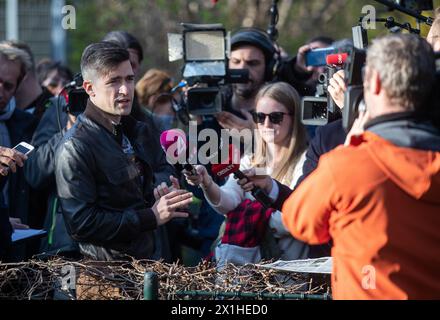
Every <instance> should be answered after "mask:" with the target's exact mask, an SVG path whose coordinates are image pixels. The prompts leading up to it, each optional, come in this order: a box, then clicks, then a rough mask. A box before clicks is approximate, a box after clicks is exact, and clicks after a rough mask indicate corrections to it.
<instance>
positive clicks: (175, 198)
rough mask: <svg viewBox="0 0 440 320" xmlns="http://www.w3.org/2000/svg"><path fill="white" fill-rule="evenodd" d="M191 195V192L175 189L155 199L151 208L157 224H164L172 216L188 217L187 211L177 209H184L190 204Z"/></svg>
mask: <svg viewBox="0 0 440 320" xmlns="http://www.w3.org/2000/svg"><path fill="white" fill-rule="evenodd" d="M192 197H193V194H192V193H191V192H188V191H186V190H176V191H172V192H170V193H168V194H167V195H165V196H163V197H162V198H160V199H159V200H158V201H156V203H155V204H154V206H153V208H152V210H153V212H154V215H155V216H156V221H157V225H158V226H161V225H164V224H165V223H167V222H168V221H170V220H171V219H174V218H188V213H187V212H182V211H178V210H182V209H186V208H187V207H188V206H189V205H190V204H191V202H192Z"/></svg>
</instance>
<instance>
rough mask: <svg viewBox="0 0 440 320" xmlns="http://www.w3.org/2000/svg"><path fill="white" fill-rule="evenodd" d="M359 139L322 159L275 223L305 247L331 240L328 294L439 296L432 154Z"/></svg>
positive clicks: (436, 158) (439, 184)
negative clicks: (331, 268) (330, 290)
mask: <svg viewBox="0 0 440 320" xmlns="http://www.w3.org/2000/svg"><path fill="white" fill-rule="evenodd" d="M360 138H361V141H362V142H361V143H360V144H359V145H358V146H349V147H339V148H337V149H335V150H333V151H332V152H330V153H328V154H326V155H324V156H322V158H321V159H320V162H319V165H318V168H317V169H316V170H315V172H313V173H312V174H311V175H310V176H309V177H308V178H307V179H306V180H305V181H304V182H303V184H301V185H300V186H299V187H298V189H297V190H295V192H293V193H292V195H291V196H290V198H289V199H288V200H287V201H286V202H285V204H284V207H283V211H282V212H283V223H284V225H285V226H286V227H287V228H288V230H289V231H290V232H291V233H292V235H293V236H294V237H296V238H297V239H299V240H302V241H305V242H308V243H310V244H322V243H326V242H328V241H329V240H330V239H331V238H332V239H333V242H334V247H333V249H332V256H333V263H334V265H333V274H332V289H333V297H334V299H433V298H435V299H440V174H439V171H440V153H438V152H432V151H420V150H415V149H410V148H402V147H397V146H395V145H393V144H391V143H389V142H388V141H386V140H384V139H382V138H380V137H379V136H377V135H375V134H373V133H371V132H366V133H364V134H363V135H362V136H361V137H360Z"/></svg>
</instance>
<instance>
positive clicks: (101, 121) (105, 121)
mask: <svg viewBox="0 0 440 320" xmlns="http://www.w3.org/2000/svg"><path fill="white" fill-rule="evenodd" d="M84 115H85V116H86V117H87V118H89V119H90V120H92V121H93V122H95V123H96V124H98V125H100V126H101V127H104V128H105V129H106V130H107V131H108V132H110V133H111V135H112V136H113V137H114V138H115V139H116V140H117V141H118V142H119V143H121V142H122V122H119V123H115V122H114V121H113V120H112V117H113V115H111V114H109V113H107V112H105V111H103V110H101V109H100V108H98V107H97V106H96V105H95V104H94V103H93V102H92V101H90V99H89V100H88V101H87V106H86V110H85V111H84Z"/></svg>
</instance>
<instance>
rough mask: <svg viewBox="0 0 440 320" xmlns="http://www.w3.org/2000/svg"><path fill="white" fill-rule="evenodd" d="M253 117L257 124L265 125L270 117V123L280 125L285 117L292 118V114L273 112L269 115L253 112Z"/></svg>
mask: <svg viewBox="0 0 440 320" xmlns="http://www.w3.org/2000/svg"><path fill="white" fill-rule="evenodd" d="M251 114H252V117H253V119H254V122H255V123H258V124H263V123H264V121H266V117H269V120H270V122H272V123H273V124H280V123H281V122H283V120H284V116H286V115H287V116H291V115H293V114H292V113H285V112H272V113H269V114H266V113H263V112H255V111H252V112H251Z"/></svg>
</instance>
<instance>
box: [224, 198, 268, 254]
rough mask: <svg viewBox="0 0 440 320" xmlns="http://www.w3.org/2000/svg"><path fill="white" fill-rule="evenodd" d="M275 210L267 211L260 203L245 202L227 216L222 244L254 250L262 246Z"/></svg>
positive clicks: (247, 200)
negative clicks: (253, 248)
mask: <svg viewBox="0 0 440 320" xmlns="http://www.w3.org/2000/svg"><path fill="white" fill-rule="evenodd" d="M274 211H275V210H274V209H265V208H264V207H263V206H262V205H261V204H260V203H259V202H258V201H251V200H249V199H246V200H244V201H243V202H242V203H241V204H240V205H239V206H238V207H237V208H235V209H234V210H232V211H230V212H228V213H227V214H226V226H225V233H224V235H223V237H222V241H221V242H222V244H232V245H235V246H240V247H244V248H252V247H256V246H258V245H260V244H261V241H262V239H263V237H264V234H265V232H266V228H267V225H268V222H269V219H270V217H271V215H272V213H273V212H274Z"/></svg>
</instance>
